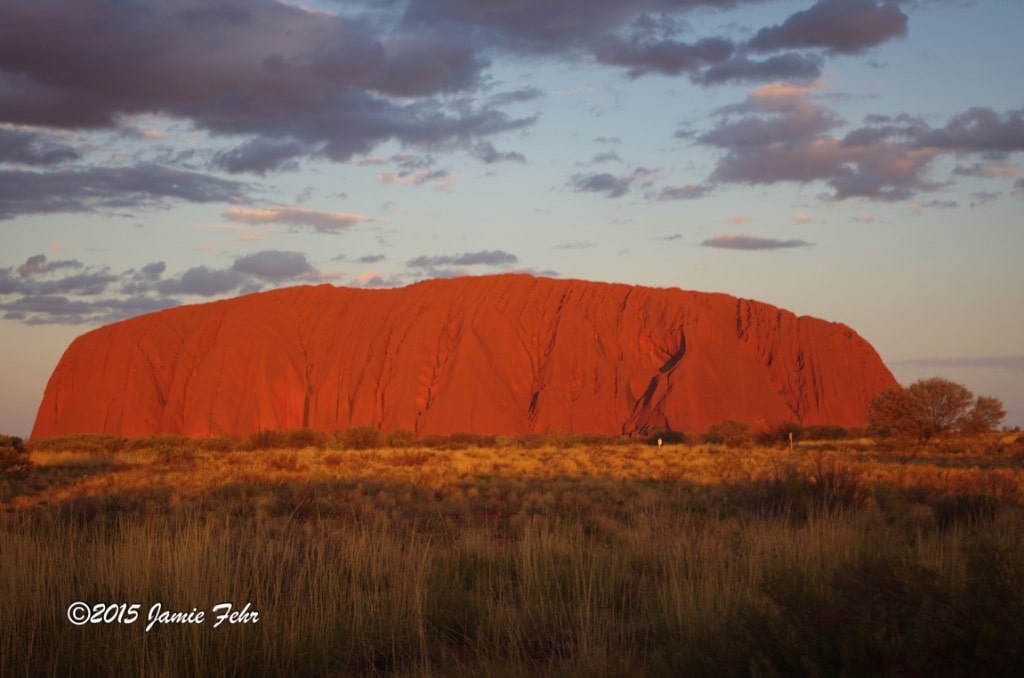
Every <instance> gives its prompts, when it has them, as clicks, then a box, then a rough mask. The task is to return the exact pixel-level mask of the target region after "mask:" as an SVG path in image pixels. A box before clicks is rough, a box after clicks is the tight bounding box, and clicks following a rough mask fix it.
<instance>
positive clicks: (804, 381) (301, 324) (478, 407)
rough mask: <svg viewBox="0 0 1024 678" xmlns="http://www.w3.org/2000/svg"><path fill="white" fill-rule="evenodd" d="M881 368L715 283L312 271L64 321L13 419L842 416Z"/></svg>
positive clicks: (647, 421)
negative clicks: (269, 283) (30, 397)
mask: <svg viewBox="0 0 1024 678" xmlns="http://www.w3.org/2000/svg"><path fill="white" fill-rule="evenodd" d="M895 383H896V382H895V380H894V379H893V376H892V374H891V373H890V372H889V370H888V369H887V368H886V367H885V365H884V364H883V363H882V361H881V359H880V358H879V357H878V354H877V353H876V352H875V351H874V349H873V348H872V347H871V346H870V345H869V344H868V343H867V342H866V341H865V340H864V339H862V338H861V337H860V336H858V335H857V334H856V333H855V332H854V331H853V330H851V329H850V328H848V327H846V326H844V325H841V324H837V323H831V322H826V321H824V320H819V319H817V318H809V317H797V316H795V315H794V314H792V313H790V312H788V311H784V310H781V309H778V308H775V307H773V306H769V305H767V304H763V303H759V302H755V301H747V300H743V299H736V298H733V297H730V296H727V295H724V294H707V293H700V292H686V291H682V290H679V289H652V288H646V287H636V286H629V285H619V284H607V283H594V282H583V281H578V280H555V279H547V278H534V277H531V276H526V275H499V276H488V277H465V278H456V279H451V280H431V281H427V282H422V283H418V284H415V285H410V286H408V287H403V288H398V289H383V290H367V289H351V288H341V287H333V286H330V285H321V286H317V287H293V288H288V289H281V290H274V291H271V292H263V293H259V294H250V295H245V296H241V297H237V298H234V299H228V300H224V301H217V302H213V303H207V304H199V305H193V306H182V307H178V308H173V309H168V310H165V311H160V312H158V313H152V314H149V315H145V316H140V317H136V318H132V319H129V320H124V321H121V322H117V323H114V324H111V325H107V326H105V327H101V328H99V329H97V330H94V331H92V332H89V333H87V334H84V335H82V336H80V337H78V338H77V339H76V340H75V341H74V342H73V343H72V344H71V346H70V347H69V348H68V350H67V351H66V352H65V354H64V356H63V358H61V361H60V363H59V364H58V365H57V367H56V369H55V370H54V372H53V375H52V376H51V377H50V381H49V384H48V385H47V387H46V392H45V395H44V396H43V402H42V404H41V405H40V407H39V413H38V416H37V418H36V423H35V428H34V429H33V431H32V435H33V437H43V436H57V435H66V434H73V433H108V434H118V435H150V434H183V435H188V436H210V435H245V434H249V433H252V432H254V431H259V430H266V429H288V428H298V427H311V428H315V429H321V430H325V431H335V430H340V429H344V428H347V427H350V426H357V425H372V426H378V427H380V428H381V429H383V430H384V431H390V430H393V429H396V428H407V429H410V430H413V431H415V432H416V433H417V434H418V435H421V436H422V435H428V434H435V433H436V434H445V433H456V432H475V433H488V434H505V435H515V434H526V433H531V432H547V431H550V430H560V431H564V432H566V433H638V432H641V433H642V432H646V431H652V430H655V429H662V428H670V429H673V430H677V431H687V432H695V431H703V430H705V429H706V428H707V427H708V426H710V425H711V424H714V423H716V422H719V421H721V420H723V419H727V418H732V419H738V420H741V421H746V422H749V423H751V424H753V425H755V426H760V427H770V426H776V425H778V424H781V423H783V422H787V421H795V422H799V423H802V424H804V425H811V424H823V423H830V424H840V425H843V426H861V425H864V424H865V423H866V421H867V415H868V409H869V406H870V403H871V400H872V399H873V398H874V397H875V396H876V395H877V394H878V393H880V392H881V391H883V390H884V389H885V388H887V387H889V386H891V385H893V384H895Z"/></svg>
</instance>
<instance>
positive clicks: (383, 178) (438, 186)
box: [374, 170, 460, 192]
mask: <svg viewBox="0 0 1024 678" xmlns="http://www.w3.org/2000/svg"><path fill="white" fill-rule="evenodd" d="M459 176H460V175H458V174H451V173H450V172H448V171H446V170H419V171H416V172H379V173H377V174H376V175H375V176H374V178H375V179H376V180H377V181H379V182H380V183H382V184H400V185H403V186H423V185H425V184H430V185H431V187H432V188H433V189H434V190H435V191H442V192H443V191H447V190H450V189H451V187H452V184H453V183H454V182H455V180H456V179H458V178H459Z"/></svg>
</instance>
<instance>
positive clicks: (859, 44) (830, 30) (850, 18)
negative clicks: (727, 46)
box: [750, 0, 907, 54]
mask: <svg viewBox="0 0 1024 678" xmlns="http://www.w3.org/2000/svg"><path fill="white" fill-rule="evenodd" d="M906 34H907V15H906V14H904V13H903V11H902V10H901V9H900V7H899V4H898V3H897V2H891V1H889V2H876V1H875V0H819V1H818V2H817V3H815V4H814V5H813V6H812V7H811V8H810V9H807V10H804V11H801V12H796V13H795V14H793V15H791V16H790V17H789V18H788V19H786V20H785V21H784V22H782V24H780V25H778V26H773V27H771V28H762V29H761V30H760V31H758V32H757V35H756V36H754V38H753V39H752V40H751V41H750V46H751V47H752V48H753V49H756V50H760V51H774V50H779V49H793V48H796V49H803V48H825V49H829V50H832V51H835V52H843V53H847V54H850V53H856V52H861V51H864V50H866V49H868V48H870V47H874V46H876V45H879V44H881V43H883V42H885V41H887V40H890V39H892V38H896V37H900V36H904V35H906Z"/></svg>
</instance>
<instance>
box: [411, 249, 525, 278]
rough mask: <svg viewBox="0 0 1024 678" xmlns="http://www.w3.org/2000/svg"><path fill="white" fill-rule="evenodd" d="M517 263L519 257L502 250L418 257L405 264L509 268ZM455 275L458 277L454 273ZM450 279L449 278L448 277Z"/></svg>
mask: <svg viewBox="0 0 1024 678" xmlns="http://www.w3.org/2000/svg"><path fill="white" fill-rule="evenodd" d="M518 261H519V257H517V256H516V255H514V254H512V253H511V252H505V251H503V250H480V251H479V252H463V253H461V254H443V255H438V256H433V257H428V256H419V257H415V258H413V259H410V260H409V261H408V262H406V263H407V265H408V266H410V267H412V268H431V267H441V266H511V265H512V264H515V263H516V262H518ZM456 274H457V275H460V274H458V273H456ZM448 277H450V276H448Z"/></svg>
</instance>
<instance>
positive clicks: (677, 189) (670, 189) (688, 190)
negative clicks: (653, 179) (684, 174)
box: [648, 184, 711, 201]
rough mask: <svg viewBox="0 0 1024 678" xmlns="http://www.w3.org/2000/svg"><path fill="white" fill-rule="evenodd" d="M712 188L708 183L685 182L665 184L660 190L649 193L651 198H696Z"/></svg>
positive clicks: (663, 199) (661, 199)
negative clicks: (679, 184)
mask: <svg viewBox="0 0 1024 678" xmlns="http://www.w3.org/2000/svg"><path fill="white" fill-rule="evenodd" d="M710 190H711V188H710V187H709V186H707V185H706V184H683V185H681V186H665V187H664V188H662V189H661V190H660V191H656V192H652V193H651V194H650V195H648V199H649V200H660V201H669V200H696V199H697V198H703V197H704V196H706V195H707V194H708V193H709V192H710Z"/></svg>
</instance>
